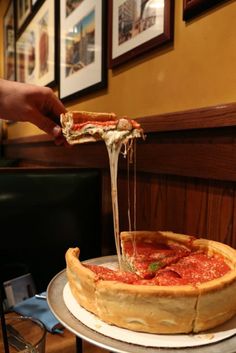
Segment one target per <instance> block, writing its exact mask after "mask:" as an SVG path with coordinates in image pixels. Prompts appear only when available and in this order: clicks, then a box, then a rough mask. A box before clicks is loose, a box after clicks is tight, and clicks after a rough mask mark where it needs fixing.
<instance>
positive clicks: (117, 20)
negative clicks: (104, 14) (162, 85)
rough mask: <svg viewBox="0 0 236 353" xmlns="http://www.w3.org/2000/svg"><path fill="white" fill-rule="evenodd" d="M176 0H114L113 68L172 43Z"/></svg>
mask: <svg viewBox="0 0 236 353" xmlns="http://www.w3.org/2000/svg"><path fill="white" fill-rule="evenodd" d="M173 10H174V2H173V0H115V1H114V0H111V1H110V11H109V23H110V26H109V33H110V67H115V66H117V65H119V64H122V63H124V62H126V61H128V60H130V59H132V58H133V57H135V56H137V55H140V54H142V53H144V52H147V51H148V50H150V49H153V48H157V47H160V46H162V45H163V44H166V43H168V42H171V41H172V39H173Z"/></svg>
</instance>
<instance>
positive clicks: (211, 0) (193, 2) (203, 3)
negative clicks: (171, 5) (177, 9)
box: [183, 0, 229, 21]
mask: <svg viewBox="0 0 236 353" xmlns="http://www.w3.org/2000/svg"><path fill="white" fill-rule="evenodd" d="M227 1H229V0H183V20H184V21H188V20H190V19H193V18H195V17H197V16H199V15H201V14H202V13H203V12H205V11H207V10H210V9H211V8H213V7H215V6H217V5H219V4H221V3H224V2H227Z"/></svg>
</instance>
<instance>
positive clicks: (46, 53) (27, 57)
mask: <svg viewBox="0 0 236 353" xmlns="http://www.w3.org/2000/svg"><path fill="white" fill-rule="evenodd" d="M55 52H56V51H55V1H54V0H45V1H44V2H43V3H42V5H41V7H40V8H39V9H38V11H37V12H36V14H35V15H34V17H33V18H32V19H31V21H30V22H29V23H28V25H27V27H26V28H25V29H24V31H23V32H22V33H21V34H20V36H19V37H18V38H17V40H16V78H17V81H19V82H26V83H31V84H37V85H40V86H52V85H53V84H54V83H55Z"/></svg>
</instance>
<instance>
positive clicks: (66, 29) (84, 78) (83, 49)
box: [58, 0, 107, 102]
mask: <svg viewBox="0 0 236 353" xmlns="http://www.w3.org/2000/svg"><path fill="white" fill-rule="evenodd" d="M66 5H67V6H66ZM69 5H71V6H69ZM106 9H107V8H106V0H74V1H73V0H71V1H68V0H67V1H66V0H60V26H59V27H60V30H59V38H60V39H59V48H58V50H59V53H58V57H59V65H58V67H59V73H58V79H59V90H58V92H59V98H60V99H61V100H62V101H63V102H65V101H68V100H71V99H74V98H79V97H82V96H84V95H86V94H89V93H92V92H95V91H98V90H101V89H103V88H105V87H106V86H107V52H106V42H107V41H106V26H107V13H106V11H107V10H106ZM81 38H82V39H81Z"/></svg>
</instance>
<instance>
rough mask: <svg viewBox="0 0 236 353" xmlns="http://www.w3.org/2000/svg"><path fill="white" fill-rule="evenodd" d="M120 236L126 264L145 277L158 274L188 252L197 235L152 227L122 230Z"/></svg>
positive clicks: (129, 268) (125, 265) (128, 267)
mask: <svg viewBox="0 0 236 353" xmlns="http://www.w3.org/2000/svg"><path fill="white" fill-rule="evenodd" d="M120 238H121V247H122V259H123V266H124V268H127V269H128V270H129V271H131V272H134V273H136V274H137V275H138V276H139V277H140V278H143V279H148V278H149V279H151V278H153V277H155V275H156V274H157V272H159V271H160V269H163V268H165V267H166V266H168V265H171V264H174V263H176V262H178V261H179V260H180V259H181V258H183V257H186V256H188V255H189V254H190V253H191V244H192V241H193V239H194V238H193V237H191V236H187V237H183V236H182V235H179V234H174V233H172V232H164V233H163V232H152V231H149V232H148V231H134V232H121V235H120ZM181 240H182V241H181Z"/></svg>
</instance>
